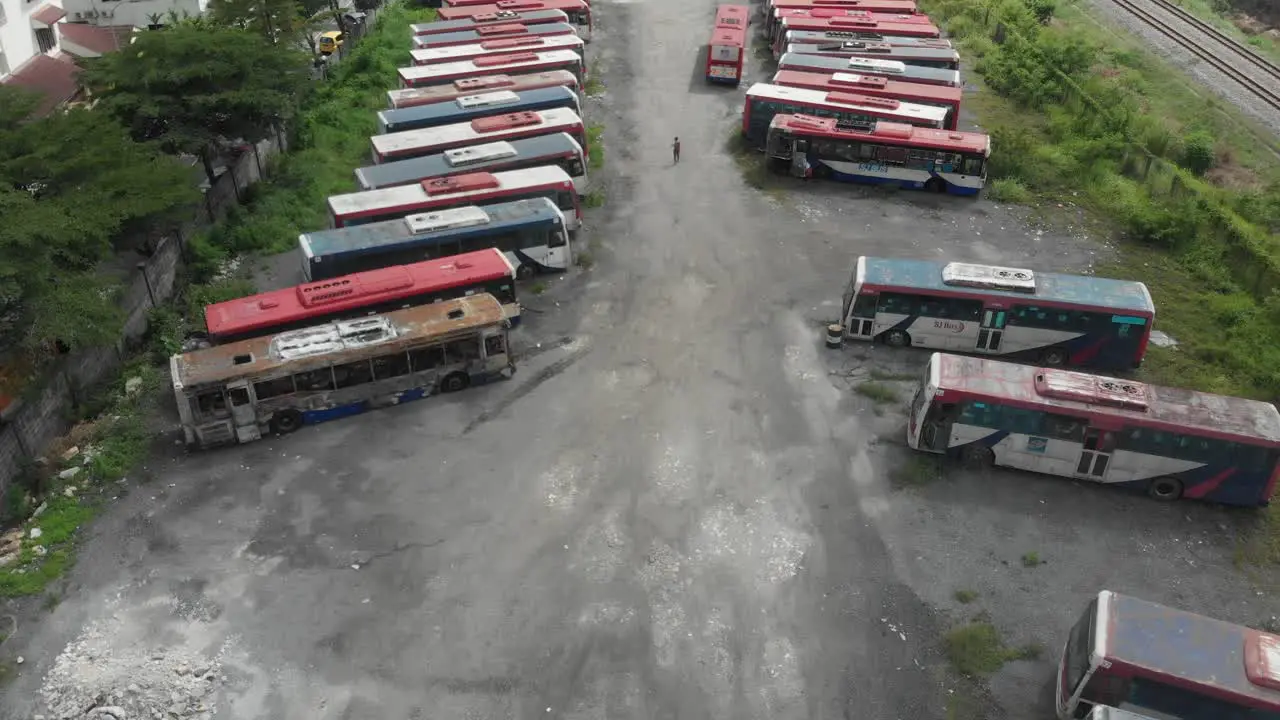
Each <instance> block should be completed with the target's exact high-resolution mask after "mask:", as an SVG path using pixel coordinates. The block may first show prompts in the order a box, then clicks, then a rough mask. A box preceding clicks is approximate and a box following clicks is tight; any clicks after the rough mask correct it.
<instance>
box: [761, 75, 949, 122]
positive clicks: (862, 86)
mask: <svg viewBox="0 0 1280 720" xmlns="http://www.w3.org/2000/svg"><path fill="white" fill-rule="evenodd" d="M772 82H773V84H774V85H784V86H786V87H794V88H804V89H806V90H820V91H822V92H829V93H830V92H848V93H858V94H861V95H871V96H872V97H885V98H893V99H894V100H901V101H902V102H909V103H916V104H918V105H933V106H935V107H940V108H946V109H947V118H946V120H945V121H944V122H943V128H945V129H947V130H955V129H956V128H957V127H958V126H959V122H960V101H961V100H962V99H963V96H964V93H963V91H961V90H960V88H957V87H948V86H946V85H926V84H925V83H914V82H904V81H901V80H890V79H889V78H885V77H880V76H878V75H858V74H856V73H841V72H838V73H830V74H827V73H810V72H800V71H797V70H779V71H778V72H776V73H774V76H773V81H772Z"/></svg>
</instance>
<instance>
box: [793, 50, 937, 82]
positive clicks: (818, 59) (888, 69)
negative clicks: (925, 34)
mask: <svg viewBox="0 0 1280 720" xmlns="http://www.w3.org/2000/svg"><path fill="white" fill-rule="evenodd" d="M778 69H779V70H796V71H798V72H810V73H828V74H830V73H841V72H843V73H858V74H859V75H875V76H877V77H886V78H893V79H895V80H903V81H906V82H913V83H924V84H925V85H945V86H947V87H953V88H958V87H960V71H959V70H939V69H938V68H927V67H920V66H918V65H907V64H906V63H903V62H899V61H897V60H879V59H873V58H857V57H855V58H835V57H825V56H823V55H792V54H790V53H787V54H785V55H783V56H782V57H781V58H779V59H778Z"/></svg>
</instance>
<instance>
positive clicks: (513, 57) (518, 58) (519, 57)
mask: <svg viewBox="0 0 1280 720" xmlns="http://www.w3.org/2000/svg"><path fill="white" fill-rule="evenodd" d="M537 59H538V54H537V53H531V52H521V53H511V54H509V55H485V56H484V57H478V58H476V59H474V60H472V61H471V62H472V63H473V64H475V66H476V67H489V66H492V65H510V64H512V63H524V62H533V61H534V60H537Z"/></svg>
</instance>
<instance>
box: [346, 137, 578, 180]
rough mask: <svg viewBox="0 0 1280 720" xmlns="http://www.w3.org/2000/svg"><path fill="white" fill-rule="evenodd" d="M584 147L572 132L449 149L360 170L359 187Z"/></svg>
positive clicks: (548, 157) (493, 165)
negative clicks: (571, 134) (574, 137)
mask: <svg viewBox="0 0 1280 720" xmlns="http://www.w3.org/2000/svg"><path fill="white" fill-rule="evenodd" d="M582 154H583V153H582V146H581V145H579V144H578V141H577V140H574V139H573V137H572V136H570V135H569V134H568V133H552V134H550V135H536V136H534V137H529V138H520V139H518V140H512V141H511V142H506V141H499V142H493V143H484V144H483V145H470V146H468V147H465V148H456V149H453V150H445V151H444V152H443V153H437V154H435V155H424V156H422V157H416V158H410V159H408V160H397V161H395V162H389V163H383V164H381V165H370V166H368V167H362V168H357V169H356V171H355V176H356V184H357V185H358V186H360V188H361V189H362V190H376V189H378V188H384V187H392V186H395V185H407V184H409V183H414V182H418V181H420V180H427V179H430V178H436V177H447V176H450V175H461V174H462V173H472V172H482V171H493V170H494V169H497V168H502V167H507V166H509V165H511V164H512V163H515V162H521V161H530V162H532V161H537V160H541V159H544V158H545V159H546V164H548V165H550V164H552V163H554V162H555V158H559V157H563V156H566V155H574V156H581V155H582Z"/></svg>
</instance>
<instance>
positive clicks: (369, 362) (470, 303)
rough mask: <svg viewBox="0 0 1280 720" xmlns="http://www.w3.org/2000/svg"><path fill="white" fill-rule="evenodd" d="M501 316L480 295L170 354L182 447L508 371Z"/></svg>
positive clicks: (284, 429)
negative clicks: (183, 444)
mask: <svg viewBox="0 0 1280 720" xmlns="http://www.w3.org/2000/svg"><path fill="white" fill-rule="evenodd" d="M507 329H508V323H507V320H506V318H505V314H504V312H503V309H502V305H501V304H499V303H498V301H497V299H495V298H494V297H493V296H492V295H489V294H487V293H485V294H480V295H471V296H468V297H463V298H457V299H455V300H444V301H441V302H438V303H433V304H430V305H419V306H417V307H411V308H407V309H405V310H397V311H395V312H390V313H387V314H385V315H371V316H369V317H362V318H358V319H355V320H340V321H338V322H334V323H328V324H325V325H317V326H315V327H311V328H306V329H304V330H291V331H289V332H284V333H280V334H278V335H273V336H268V337H260V338H254V339H252V340H242V341H240V342H234V343H229V344H227V345H218V346H215V347H211V348H207V349H204V350H196V351H194V352H189V353H186V354H184V355H174V356H173V357H172V358H170V360H169V370H170V373H171V376H172V380H173V396H174V400H175V401H176V402H177V406H178V417H179V419H180V421H181V424H182V432H183V435H184V436H185V438H186V442H187V445H189V446H191V447H200V448H207V447H213V446H215V445H227V444H233V443H238V442H239V443H245V442H252V441H254V440H258V439H259V438H261V437H262V435H263V433H266V432H276V433H279V434H286V433H291V432H293V431H295V430H297V429H298V428H300V427H302V426H303V425H308V424H313V423H319V422H324V421H326V420H334V419H337V418H341V417H346V416H348V415H354V414H357V413H360V412H364V411H365V410H370V409H374V408H379V407H388V406H391V405H398V404H400V403H404V402H408V401H410V400H417V399H419V398H423V397H426V396H428V395H434V394H436V393H439V392H456V391H458V390H462V389H464V388H467V387H470V386H471V385H475V384H477V383H481V382H487V381H489V380H493V379H496V378H499V377H503V376H507V377H509V376H510V374H511V373H514V372H515V363H514V360H513V359H512V357H511V355H510V353H509V351H508V347H507Z"/></svg>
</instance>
